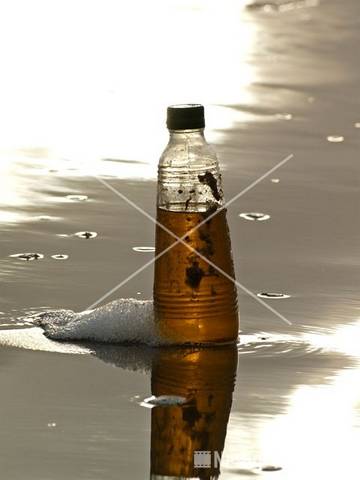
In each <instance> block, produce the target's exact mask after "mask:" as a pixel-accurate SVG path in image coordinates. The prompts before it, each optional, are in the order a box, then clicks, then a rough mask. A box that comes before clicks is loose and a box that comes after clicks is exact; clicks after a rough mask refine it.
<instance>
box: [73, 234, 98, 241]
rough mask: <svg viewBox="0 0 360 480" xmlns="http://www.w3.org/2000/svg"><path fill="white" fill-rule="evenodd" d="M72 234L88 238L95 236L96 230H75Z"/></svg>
mask: <svg viewBox="0 0 360 480" xmlns="http://www.w3.org/2000/svg"><path fill="white" fill-rule="evenodd" d="M74 235H75V236H76V237H79V238H85V239H87V240H88V239H89V238H95V237H97V233H96V232H76V233H74Z"/></svg>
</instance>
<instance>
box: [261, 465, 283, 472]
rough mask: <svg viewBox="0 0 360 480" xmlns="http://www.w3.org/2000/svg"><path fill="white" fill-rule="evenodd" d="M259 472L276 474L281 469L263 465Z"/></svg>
mask: <svg viewBox="0 0 360 480" xmlns="http://www.w3.org/2000/svg"><path fill="white" fill-rule="evenodd" d="M261 470H262V471H263V472H278V471H279V470H282V467H278V466H276V465H265V466H264V467H262V469H261Z"/></svg>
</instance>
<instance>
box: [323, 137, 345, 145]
mask: <svg viewBox="0 0 360 480" xmlns="http://www.w3.org/2000/svg"><path fill="white" fill-rule="evenodd" d="M344 140H345V138H344V137H343V136H341V135H329V136H328V137H327V141H328V142H330V143H341V142H343V141H344Z"/></svg>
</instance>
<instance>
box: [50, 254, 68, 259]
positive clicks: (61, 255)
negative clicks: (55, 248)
mask: <svg viewBox="0 0 360 480" xmlns="http://www.w3.org/2000/svg"><path fill="white" fill-rule="evenodd" d="M51 258H53V259H55V260H67V259H68V258H69V255H64V254H63V253H57V254H56V255H51Z"/></svg>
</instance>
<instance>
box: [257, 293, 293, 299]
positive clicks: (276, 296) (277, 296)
mask: <svg viewBox="0 0 360 480" xmlns="http://www.w3.org/2000/svg"><path fill="white" fill-rule="evenodd" d="M257 296H258V297H260V298H271V299H272V300H273V299H275V300H280V299H283V298H290V295H287V294H286V293H275V292H261V293H258V294H257Z"/></svg>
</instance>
